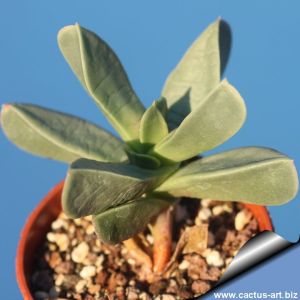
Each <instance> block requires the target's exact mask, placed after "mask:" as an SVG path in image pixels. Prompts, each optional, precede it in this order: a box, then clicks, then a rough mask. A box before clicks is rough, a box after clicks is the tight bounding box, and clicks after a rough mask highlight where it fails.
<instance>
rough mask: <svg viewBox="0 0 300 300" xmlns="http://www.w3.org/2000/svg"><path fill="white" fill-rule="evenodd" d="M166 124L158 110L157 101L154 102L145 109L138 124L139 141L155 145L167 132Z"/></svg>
mask: <svg viewBox="0 0 300 300" xmlns="http://www.w3.org/2000/svg"><path fill="white" fill-rule="evenodd" d="M168 132H169V131H168V125H167V123H166V121H165V118H164V117H163V115H162V113H161V112H160V110H159V107H158V103H157V102H156V101H154V103H153V104H152V105H151V106H150V107H149V108H148V109H147V110H146V111H145V113H144V115H143V117H142V120H141V125H140V141H141V143H142V144H144V145H149V147H150V146H152V145H155V144H157V143H158V142H160V141H161V140H162V139H163V138H164V137H165V136H166V135H167V134H168Z"/></svg>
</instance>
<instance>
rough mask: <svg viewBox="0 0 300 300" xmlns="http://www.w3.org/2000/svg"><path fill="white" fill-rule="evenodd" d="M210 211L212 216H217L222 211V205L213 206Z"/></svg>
mask: <svg viewBox="0 0 300 300" xmlns="http://www.w3.org/2000/svg"><path fill="white" fill-rule="evenodd" d="M212 212H213V215H214V216H219V215H220V214H221V213H222V212H224V207H223V205H218V206H215V207H213V209H212Z"/></svg>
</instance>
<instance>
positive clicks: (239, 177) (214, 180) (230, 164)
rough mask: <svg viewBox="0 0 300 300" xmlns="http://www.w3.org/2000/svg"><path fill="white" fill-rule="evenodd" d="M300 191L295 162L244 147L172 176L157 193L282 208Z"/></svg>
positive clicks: (262, 150)
mask: <svg viewBox="0 0 300 300" xmlns="http://www.w3.org/2000/svg"><path fill="white" fill-rule="evenodd" d="M297 190H298V177H297V171H296V169H295V166H294V164H293V161H292V160H291V159H290V158H288V157H286V156H285V155H283V154H281V153H279V152H277V151H275V150H272V149H267V148H256V147H249V148H240V149H235V150H231V151H227V152H224V153H220V154H216V155H213V156H210V157H206V158H202V159H199V160H197V161H195V162H192V163H190V164H189V165H187V166H186V167H184V168H182V169H180V170H179V171H177V172H176V173H175V174H174V175H172V176H170V177H169V178H168V179H167V180H166V181H165V182H164V183H163V184H162V185H161V186H160V187H158V188H157V191H160V192H168V193H169V194H171V195H173V196H176V197H180V196H184V197H191V198H210V199H215V200H226V201H227V200H228V201H239V202H246V203H247V202H248V203H255V204H260V205H279V204H282V203H285V202H287V201H289V200H291V199H293V198H294V197H295V195H296V193H297Z"/></svg>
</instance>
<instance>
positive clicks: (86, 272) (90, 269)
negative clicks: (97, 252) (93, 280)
mask: <svg viewBox="0 0 300 300" xmlns="http://www.w3.org/2000/svg"><path fill="white" fill-rule="evenodd" d="M95 275H96V267H95V266H85V267H83V268H82V270H81V271H80V276H81V277H82V278H89V277H94V276H95Z"/></svg>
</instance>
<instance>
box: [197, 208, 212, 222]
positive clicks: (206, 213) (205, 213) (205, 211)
mask: <svg viewBox="0 0 300 300" xmlns="http://www.w3.org/2000/svg"><path fill="white" fill-rule="evenodd" d="M198 217H199V219H200V220H201V221H207V220H208V219H209V218H210V217H211V210H210V209H209V208H206V207H204V208H202V209H200V211H199V214H198Z"/></svg>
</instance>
